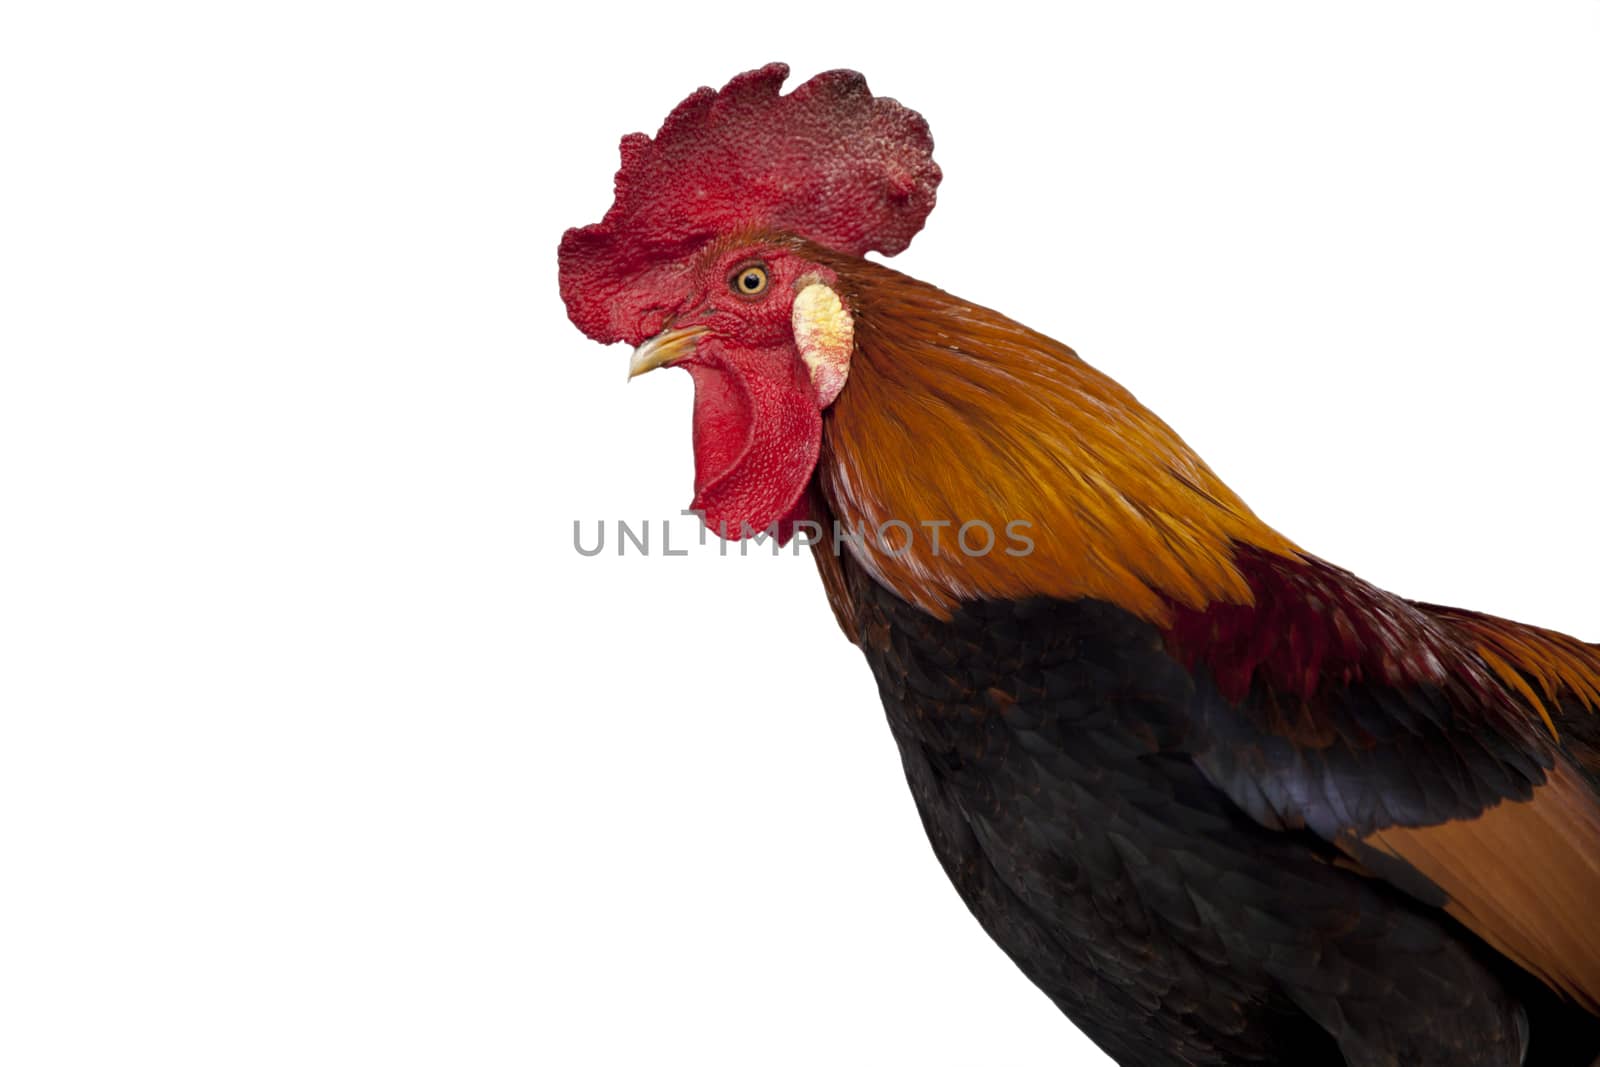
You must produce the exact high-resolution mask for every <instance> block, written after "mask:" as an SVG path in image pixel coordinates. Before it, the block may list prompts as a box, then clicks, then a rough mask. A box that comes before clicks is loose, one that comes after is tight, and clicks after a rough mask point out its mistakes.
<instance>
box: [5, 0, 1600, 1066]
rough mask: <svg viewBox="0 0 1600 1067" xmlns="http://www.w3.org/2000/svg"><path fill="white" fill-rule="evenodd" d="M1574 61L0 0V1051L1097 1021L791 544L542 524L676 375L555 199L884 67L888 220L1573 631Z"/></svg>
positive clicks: (1582, 502)
mask: <svg viewBox="0 0 1600 1067" xmlns="http://www.w3.org/2000/svg"><path fill="white" fill-rule="evenodd" d="M1597 55H1600V4H1596V3H1594V2H1592V0H1591V2H1584V3H1574V2H1564V3H1563V2H1551V3H1544V4H1511V3H1505V4H1499V5H1484V4H1463V3H1449V4H1416V3H1411V4H1399V5H1397V4H1387V3H1385V4H1377V3H1343V4H1337V5H1335V4H1327V5H1320V6H1312V5H1279V4H1265V3H1263V4H1238V3H1232V4H1206V5H1190V4H1185V5H1181V6H1149V5H1145V4H1116V5H1111V4H1093V5H1087V6H1084V7H1074V6H1067V7H1065V8H1063V9H1061V10H1060V11H1059V12H1058V13H1056V14H1053V15H1050V16H1048V18H1045V17H1044V16H1037V15H1036V16H1032V17H1022V16H1020V15H1019V14H1017V13H1015V12H1008V11H1007V10H1006V8H1005V6H1004V5H1001V4H994V3H989V4H963V5H958V6H951V7H948V8H944V9H937V8H934V7H930V6H927V5H911V4H904V5H897V6H896V8H895V9H894V10H893V11H892V12H888V11H885V12H882V13H880V12H879V11H878V10H876V9H872V8H868V7H865V6H864V5H861V4H844V5H839V4H826V3H805V2H801V3H766V4H760V3H737V4H731V3H730V4H713V5H706V4H684V3H678V4H672V3H654V4H651V5H648V6H644V7H638V8H634V9H631V10H630V9H626V8H619V7H618V6H617V5H615V4H603V3H590V4H564V5H558V6H557V7H556V9H555V10H554V11H553V12H551V13H546V14H539V13H536V11H535V9H534V8H533V7H532V6H531V5H528V6H523V5H508V6H502V7H492V6H480V5H472V4H466V5H455V4H452V5H436V6H424V5H413V4H381V5H380V4H375V3H374V4H369V5H360V4H338V3H335V4H321V3H319V4H291V3H278V4H269V5H260V6H258V7H256V8H254V9H245V8H242V7H239V6H236V5H202V4H195V5H191V6H174V5H153V6H152V5H105V6H101V7H94V6H80V5H71V4H54V5H42V4H41V5H9V6H8V7H7V14H6V15H5V16H4V17H3V19H0V116H3V118H0V146H3V151H4V155H5V162H4V165H3V167H0V183H3V186H4V193H3V196H0V331H3V336H0V355H3V357H4V370H3V380H0V509H3V510H0V549H3V551H0V619H3V624H0V629H3V634H0V638H3V641H0V686H3V690H4V691H3V694H0V699H3V703H0V714H3V737H0V1061H3V1062H5V1063H7V1064H19V1065H20V1064H51V1063H63V1064H65V1063H71V1064H108V1063H119V1064H120V1063H134V1062H141V1063H143V1062H148V1063H160V1064H164V1065H171V1064H207V1065H211V1064H285V1063H296V1064H340V1065H343V1064H354V1063H375V1064H376V1063H382V1064H385V1065H393V1064H458V1063H459V1064H474V1065H478V1064H484V1065H491V1064H531V1063H539V1064H552V1065H564V1064H655V1063H686V1064H687V1063H693V1064H697V1065H698V1064H717V1065H721V1064H729V1065H735V1064H737V1065H744V1064H767V1063H773V1064H816V1063H841V1064H898V1063H919V1064H928V1065H935V1064H952V1065H954V1064H986V1065H988V1064H1035V1063H1052V1064H1058V1063H1094V1062H1103V1061H1101V1060H1100V1058H1099V1056H1098V1054H1097V1053H1095V1052H1094V1050H1093V1049H1092V1048H1091V1047H1090V1046H1089V1045H1088V1044H1087V1043H1086V1042H1085V1041H1084V1040H1083V1039H1082V1038H1081V1037H1080V1036H1079V1035H1078V1034H1077V1033H1076V1031H1075V1030H1074V1029H1073V1028H1072V1027H1071V1026H1070V1025H1069V1024H1068V1023H1067V1022H1066V1021H1065V1020H1064V1019H1063V1018H1062V1017H1061V1016H1059V1015H1058V1014H1057V1013H1056V1011H1055V1010H1054V1008H1053V1007H1052V1006H1051V1005H1050V1004H1049V1003H1048V1002H1047V1001H1046V1000H1045V999H1044V998H1043V996H1041V995H1040V994H1038V993H1037V992H1036V991H1034V990H1033V989H1032V987H1031V986H1029V985H1028V983H1027V982H1026V981H1024V980H1023V979H1022V977H1021V976H1020V975H1019V974H1018V973H1017V972H1016V971H1015V970H1014V969H1013V967H1012V966H1011V964H1010V963H1009V962H1008V961H1007V960H1006V959H1005V958H1004V957H1003V956H1002V955H1001V953H1000V952H999V951H998V950H997V949H995V948H994V947H993V946H992V945H990V944H989V942H988V941H987V939H986V938H985V937H984V935H983V934H982V933H981V931H980V930H979V929H978V927H977V926H976V924H975V923H974V922H973V921H972V920H971V919H970V918H969V917H968V915H967V914H966V912H965V910H964V908H963V906H962V905H961V903H960V901H959V900H958V898H957V897H956V894H955V892H954V891H953V890H952V889H951V888H950V887H949V886H948V885H947V883H946V881H945V879H944V876H943V874H942V873H941V872H940V870H939V868H938V866H937V865H936V863H935V861H934V859H933V857H932V854H931V852H930V850H929V848H928V846H927V845H926V843H925V842H924V840H923V837H922V831H921V828H920V826H919V824H918V822H917V819H916V816H915V813H914V811H913V808H912V804H911V801H910V798H909V795H908V794H907V791H906V789H905V786H904V784H903V781H902V780H901V777H900V769H899V766H898V759H897V756H896V753H895V751H894V749H893V745H892V743H891V741H890V738H889V735H888V731H887V729H886V728H885V726H884V724H883V720H882V713H881V711H880V709H879V707H878V705H877V699H876V694H875V691H874V687H873V684H872V680H871V678H870V676H869V674H868V672H867V670H866V667H865V665H864V663H863V662H862V661H861V659H860V657H859V654H858V653H857V652H856V650H855V649H853V648H852V647H851V646H850V645H848V644H847V643H846V642H845V641H844V639H843V638H842V637H841V636H840V635H839V633H838V632H837V630H836V629H835V627H834V624H833V622H832V620H831V618H830V616H829V613H828V610H827V608H826V605H825V602H824V599H823V595H822V592H821V589H820V587H819V585H818V583H817V580H816V577H815V575H814V571H813V569H812V565H811V563H810V561H809V560H808V559H805V558H803V557H800V558H793V557H788V556H785V557H782V558H779V559H772V558H751V559H745V560H739V559H737V558H727V559H724V558H719V557H718V556H717V555H716V552H715V550H714V548H712V547H710V546H708V547H707V548H705V549H698V548H697V549H695V550H694V551H693V552H692V554H691V555H690V556H688V557H684V558H673V559H664V558H662V557H661V556H660V555H659V554H657V555H654V556H653V557H651V558H638V557H637V556H634V555H630V556H628V557H627V558H618V557H617V556H616V555H615V554H614V553H613V552H612V551H610V550H608V552H607V553H606V554H605V555H603V556H600V557H597V558H593V559H588V558H583V557H580V556H579V555H578V554H577V553H576V552H575V551H574V550H573V547H572V523H573V521H574V520H575V519H581V520H583V521H584V522H585V523H586V524H589V526H588V528H590V529H592V524H593V523H595V522H597V521H599V520H601V519H604V520H606V521H607V522H613V521H615V520H616V519H618V518H624V517H625V518H628V519H630V520H633V521H634V522H636V523H637V522H638V521H639V520H643V519H651V520H653V524H654V525H655V526H656V537H657V538H659V524H660V522H661V520H662V519H663V518H666V517H669V516H672V515H674V514H675V513H676V512H677V509H678V508H679V507H681V506H683V505H684V504H685V503H686V502H687V500H688V498H689V496H690V483H691V477H692V460H691V453H690V447H689V409H690V395H691V394H690V387H689V380H688V376H687V375H681V374H671V373H661V374H656V375H652V376H650V377H648V378H645V379H642V380H640V381H638V382H635V383H633V384H632V385H631V386H629V387H627V388H624V385H623V378H624V367H625V363H626V352H625V350H623V349H621V348H617V349H614V350H606V349H601V348H599V347H598V346H596V345H594V344H592V343H590V342H589V341H588V340H586V339H585V338H584V337H582V336H581V335H580V334H579V333H578V332H577V331H576V330H574V329H573V328H572V327H571V326H570V325H569V324H568V323H567V322H566V319H565V315H564V311H563V308H562V306H561V304H560V302H559V299H558V297H557V291H556V263H555V247H556V243H557V241H558V239H559V237H560V234H561V231H562V230H563V229H564V228H565V227H567V226H570V225H580V224H584V223H588V222H592V221H595V220H597V219H598V218H599V217H600V215H601V213H602V212H603V211H604V209H605V207H606V206H607V204H608V203H609V202H610V181H611V175H612V173H613V171H614V170H615V167H616V142H617V139H618V138H619V137H620V136H621V135H622V134H624V133H627V132H629V131H632V130H645V131H647V132H654V130H655V129H656V127H657V125H658V124H659V122H660V120H661V119H662V118H663V117H664V116H665V114H666V112H667V111H668V110H669V109H670V107H671V106H672V105H673V104H675V103H676V102H677V101H678V100H679V99H681V98H682V97H683V96H685V95H686V94H687V93H688V92H689V91H691V90H692V89H694V88H695V87H696V86H698V85H701V84H704V83H711V84H714V85H720V84H721V83H722V82H723V81H725V80H726V79H727V78H728V77H730V76H731V75H733V74H734V73H736V72H738V71H740V70H744V69H747V68H749V67H753V66H757V65H759V64H761V63H763V62H766V61H769V60H773V59H783V60H786V61H787V62H789V63H790V64H791V65H792V66H793V67H794V68H795V77H794V79H793V80H792V81H791V85H792V84H796V83H797V82H798V81H799V80H800V79H803V78H805V77H808V76H810V75H811V74H814V73H816V72H818V71H820V70H824V69H828V68H830V67H835V66H850V67H855V68H857V69H859V70H861V71H863V72H865V73H866V75H867V77H868V79H869V81H870V83H871V85H872V86H873V88H874V89H875V91H877V92H879V93H882V94H885V95H890V96H894V97H897V98H899V99H901V100H902V101H904V102H905V103H907V104H908V105H910V106H911V107H913V108H916V109H918V110H920V111H921V112H922V113H923V114H924V115H925V116H926V117H927V118H928V120H929V122H930V123H931V125H932V128H933V132H934V136H935V138H936V141H937V152H936V155H937V158H938V160H939V162H940V163H941V164H942V165H943V167H944V170H945V174H946V178H945V181H944V184H943V186H942V187H941V188H940V191H939V206H938V208H937V209H936V210H935V212H934V213H933V215H932V217H931V219H930V221H929V225H928V227H927V229H926V230H925V231H924V232H923V233H922V235H921V236H919V237H918V238H917V240H916V242H915V244H914V245H913V246H912V248H911V249H910V250H909V251H908V252H907V253H906V254H905V255H903V256H902V257H900V259H899V260H898V261H897V263H896V265H897V266H899V267H900V268H901V269H903V270H906V271H908V272H909V273H912V274H915V275H917V276H919V277H922V278H925V279H927V280H929V281H932V282H935V283H937V284H939V285H941V286H943V287H945V288H947V289H949V290H951V291H953V292H956V293H959V294H961V295H962V296H964V297H966V298H968V299H972V300H977V301H979V302H982V303H986V304H989V305H991V306H995V307H998V308H1000V309H1002V310H1004V311H1006V312H1008V313H1009V314H1011V315H1013V316H1014V317H1016V318H1019V319H1021V320H1022V321H1024V322H1026V323H1028V324H1029V325H1032V326H1034V327H1036V328H1039V329H1041V330H1044V331H1046V332H1048V333H1050V334H1052V335H1055V336H1057V337H1060V338H1061V339H1062V340H1065V341H1067V342H1068V343H1070V344H1072V345H1074V346H1076V347H1077V348H1078V350H1079V351H1080V352H1081V353H1082V354H1083V355H1084V356H1085V357H1086V358H1088V359H1089V360H1090V361H1091V362H1094V363H1095V364H1096V365H1098V366H1100V367H1101V368H1103V369H1105V370H1107V371H1108V372H1110V373H1111V374H1112V375H1113V376H1115V377H1117V378H1118V379H1120V380H1121V381H1122V382H1124V383H1125V384H1127V385H1128V386H1130V387H1131V388H1132V389H1133V390H1134V391H1135V393H1137V394H1138V395H1139V396H1140V397H1141V398H1142V399H1143V400H1144V401H1145V402H1146V403H1148V404H1149V405H1150V406H1151V407H1153V408H1155V409H1156V410H1157V411H1158V412H1160V413H1161V414H1162V415H1163V416H1164V417H1165V418H1166V419H1167V420H1168V421H1170V422H1171V423H1173V424H1174V425H1175V426H1176V427H1177V428H1178V429H1179V431H1180V432H1181V433H1183V434H1184V435H1185V437H1186V438H1187V439H1188V440H1189V442H1190V443H1191V444H1193V445H1194V446H1195V447H1196V448H1197V449H1198V450H1199V451H1200V452H1201V454H1202V455H1204V456H1205V457H1206V458H1207V459H1208V460H1209V461H1210V462H1211V463H1212V465H1213V466H1214V467H1215V468H1216V469H1217V470H1218V471H1219V472H1220V473H1221V474H1222V476H1223V477H1224V478H1226V479H1228V480H1229V481H1230V482H1231V484H1232V485H1233V486H1234V487H1235V488H1236V489H1238V490H1239V491H1240V492H1241V493H1242V494H1243V495H1244V496H1245V498H1246V499H1247V500H1249V501H1250V502H1251V503H1252V504H1253V505H1254V506H1255V507H1256V509H1257V510H1258V511H1259V512H1260V513H1261V514H1262V515H1263V516H1264V517H1265V518H1266V519H1267V520H1268V521H1269V522H1272V523H1274V524H1275V525H1277V526H1278V527H1279V528H1280V529H1282V530H1284V531H1285V532H1286V533H1288V534H1289V535H1290V536H1291V537H1294V538H1296V539H1297V540H1298V541H1300V543H1301V544H1303V545H1305V546H1306V547H1307V548H1309V549H1311V550H1313V551H1317V552H1320V553H1322V554H1324V555H1326V556H1328V557H1329V558H1331V559H1333V560H1334V561H1336V562H1338V563H1341V564H1343V565H1345V566H1348V567H1351V568H1353V569H1355V570H1357V571H1359V572H1360V573H1362V574H1363V575H1365V576H1366V577H1368V578H1370V579H1372V580H1374V581H1377V582H1379V583H1381V584H1384V585H1387V586H1388V587H1390V588H1393V589H1395V590H1396V591H1398V592H1401V593H1403V594H1406V595H1409V596H1414V597H1420V598H1426V599H1430V600H1436V601H1443V602H1447V603H1457V604H1463V605H1468V606H1471V607H1475V608H1478V609H1482V610H1488V611H1494V612H1497V613H1502V614H1506V615H1510V616H1512V617H1516V618H1522V619H1527V620H1530V621H1537V622H1540V623H1543V624H1545V625H1550V626H1555V627H1561V628H1565V629H1568V630H1571V631H1574V632H1576V633H1578V634H1580V635H1585V636H1588V637H1590V638H1595V637H1597V636H1600V609H1597V607H1596V604H1597V603H1600V575H1597V570H1596V566H1595V563H1594V555H1593V550H1594V545H1595V539H1596V532H1597V529H1600V526H1597V520H1600V504H1597V502H1596V495H1595V481H1596V475H1595V463H1596V448H1595V446H1596V431H1595V430H1594V428H1593V419H1594V414H1595V402H1596V389H1595V386H1596V382H1597V375H1596V371H1595V365H1596V360H1597V358H1600V323H1597V320H1596V315H1595V311H1596V304H1597V301H1596V297H1597V294H1600V254H1597V249H1600V197H1597V195H1596V190H1600V154H1597V147H1596V145H1597V140H1600V138H1597V135H1596V131H1597V130H1600V116H1597V110H1600V63H1597V62H1596V58H1595V57H1596V56H1597ZM685 522H687V520H681V519H680V520H679V524H678V526H677V528H676V529H675V533H677V534H680V535H681V534H685V533H692V532H693V529H694V528H693V526H692V525H684V523H685ZM653 547H656V548H658V549H659V541H658V540H657V542H656V544H655V545H654V546H653Z"/></svg>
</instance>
